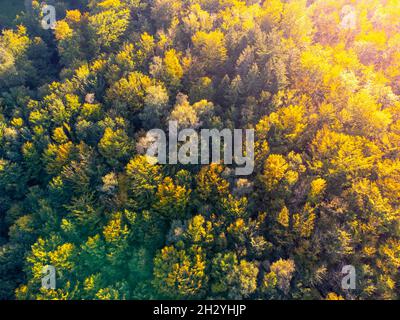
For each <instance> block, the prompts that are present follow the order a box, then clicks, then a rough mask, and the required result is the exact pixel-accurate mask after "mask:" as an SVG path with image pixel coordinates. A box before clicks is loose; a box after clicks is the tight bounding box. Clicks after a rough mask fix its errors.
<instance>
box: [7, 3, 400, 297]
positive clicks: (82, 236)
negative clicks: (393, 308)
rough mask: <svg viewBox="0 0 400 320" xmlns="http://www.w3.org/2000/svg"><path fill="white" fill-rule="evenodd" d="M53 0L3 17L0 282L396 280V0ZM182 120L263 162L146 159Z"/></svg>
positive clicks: (237, 289)
mask: <svg viewBox="0 0 400 320" xmlns="http://www.w3.org/2000/svg"><path fill="white" fill-rule="evenodd" d="M48 2H49V3H50V2H51V1H48ZM56 8H57V14H58V17H57V19H58V22H57V25H56V28H55V30H44V29H42V28H41V25H40V19H41V10H40V5H39V3H38V2H36V1H34V2H33V11H32V12H31V13H27V14H25V15H21V16H19V17H18V18H17V20H16V22H15V26H14V27H13V28H10V29H4V30H3V32H2V34H1V35H0V298H2V299H14V298H17V299H50V298H51V299H53V298H54V299H153V298H172V299H194V298H198V299H203V298H222V299H224V298H239V299H241V298H242V299H342V298H345V299H397V298H399V296H400V289H399V288H400V274H399V268H400V224H399V222H400V207H399V205H400V157H399V156H400V2H399V1H398V0H385V1H384V0H363V1H355V0H309V1H306V0H286V1H285V0H265V1H257V0H243V1H239V0H219V1H218V0H88V1H85V0H80V1H64V2H61V1H56ZM169 120H177V121H178V122H179V125H180V126H182V127H185V128H195V129H201V128H218V129H222V128H232V129H233V128H254V129H255V130H256V146H255V149H256V156H255V170H254V173H253V174H252V175H251V176H248V177H237V176H235V174H234V172H233V170H232V168H230V167H229V166H224V165H222V164H220V165H217V164H213V165H208V166H206V165H203V166H201V165H196V166H195V165H186V166H185V165H150V164H148V162H147V160H146V159H145V157H144V156H143V150H144V149H145V147H146V139H145V134H146V131H147V130H149V129H153V128H162V129H165V130H166V129H167V123H168V121H169ZM45 265H53V266H55V268H56V272H57V288H56V289H55V290H45V289H43V288H41V278H42V277H43V274H42V268H43V266H45ZM344 265H353V266H355V268H356V270H357V287H356V289H355V290H350V291H345V290H343V289H342V287H341V279H342V274H341V270H342V267H343V266H344Z"/></svg>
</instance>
